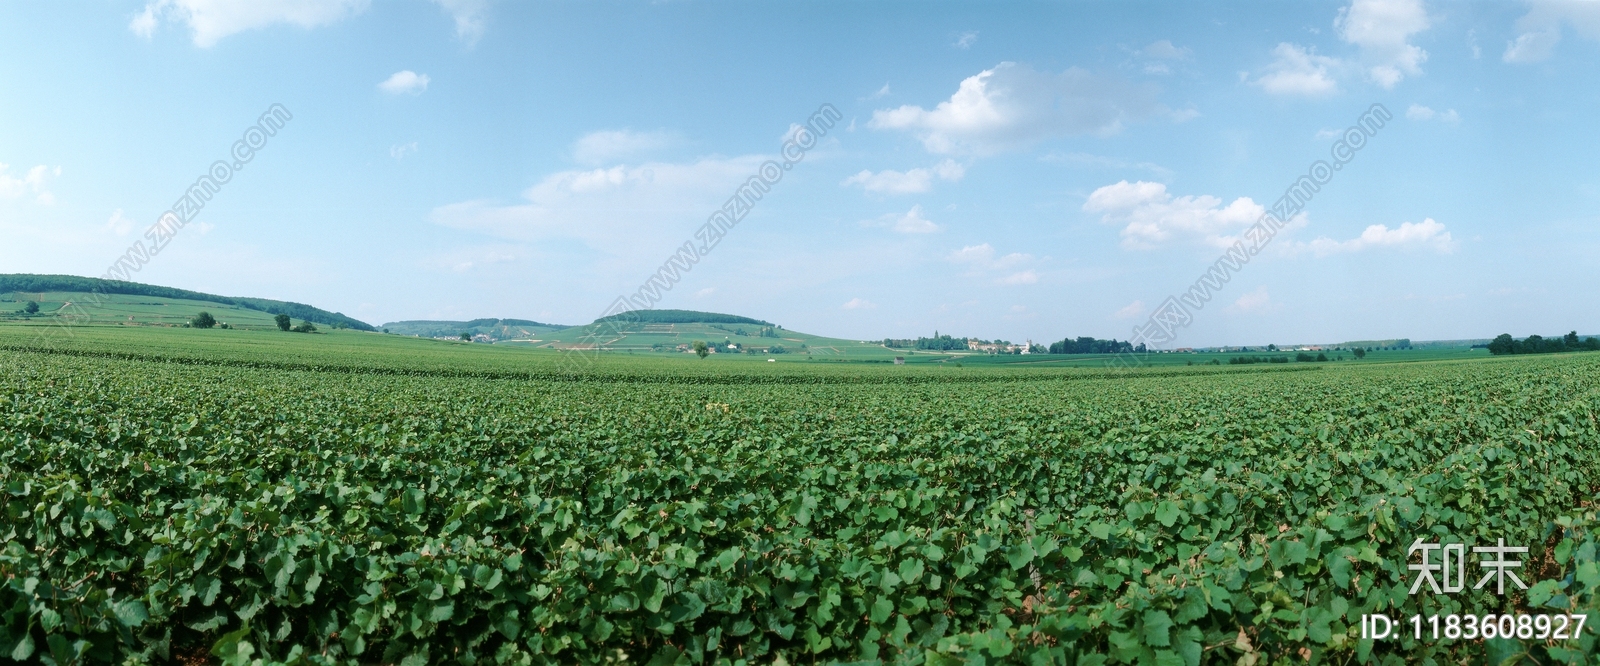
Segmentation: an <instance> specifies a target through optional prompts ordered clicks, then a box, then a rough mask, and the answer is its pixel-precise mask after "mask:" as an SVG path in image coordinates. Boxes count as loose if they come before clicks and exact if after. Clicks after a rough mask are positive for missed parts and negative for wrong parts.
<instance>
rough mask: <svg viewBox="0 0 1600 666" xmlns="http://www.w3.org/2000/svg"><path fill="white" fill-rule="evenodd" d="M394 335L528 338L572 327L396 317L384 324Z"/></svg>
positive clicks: (487, 320)
mask: <svg viewBox="0 0 1600 666" xmlns="http://www.w3.org/2000/svg"><path fill="white" fill-rule="evenodd" d="M380 328H382V329H383V330H385V331H388V332H389V333H392V334H395V335H414V336H417V337H421V338H454V337H456V336H459V335H461V334H462V333H466V334H468V335H473V336H477V335H486V336H488V337H489V339H490V340H494V341H500V340H525V339H529V338H532V337H534V336H537V335H539V334H540V333H547V332H550V331H558V330H561V329H564V328H571V327H569V326H564V325H561V324H545V323H540V322H537V321H530V320H527V319H473V320H471V321H433V320H412V321H395V322H389V323H387V324H384V325H383V326H381V327H380Z"/></svg>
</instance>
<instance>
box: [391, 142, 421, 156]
mask: <svg viewBox="0 0 1600 666" xmlns="http://www.w3.org/2000/svg"><path fill="white" fill-rule="evenodd" d="M415 152H417V142H415V141H412V142H411V143H399V144H395V145H393V146H389V157H392V158H394V159H395V160H396V161H399V160H403V159H405V158H406V156H407V155H410V154H412V153H415Z"/></svg>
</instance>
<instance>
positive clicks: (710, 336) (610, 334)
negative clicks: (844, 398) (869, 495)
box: [527, 324, 904, 360]
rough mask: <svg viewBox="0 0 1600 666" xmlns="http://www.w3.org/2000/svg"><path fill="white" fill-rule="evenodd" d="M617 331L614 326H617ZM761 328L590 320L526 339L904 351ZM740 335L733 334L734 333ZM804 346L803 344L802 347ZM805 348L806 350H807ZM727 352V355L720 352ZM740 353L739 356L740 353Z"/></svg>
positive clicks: (577, 344)
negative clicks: (765, 332)
mask: <svg viewBox="0 0 1600 666" xmlns="http://www.w3.org/2000/svg"><path fill="white" fill-rule="evenodd" d="M618 329H620V330H618ZM761 329H762V327H761V326H757V325H753V324H626V325H621V326H611V325H607V324H590V325H588V326H575V327H573V328H569V329H564V330H560V331H553V332H550V333H546V334H543V335H540V336H539V341H538V342H531V343H527V344H530V345H536V346H540V347H547V348H551V349H574V348H586V347H593V346H596V345H598V346H599V347H601V348H603V349H608V350H617V351H633V352H635V353H662V354H669V355H670V354H679V353H680V352H678V351H677V346H678V345H686V344H690V343H692V342H693V341H695V340H705V341H708V342H709V341H717V342H721V341H728V342H732V343H734V344H737V345H739V346H740V347H741V348H743V347H756V348H761V349H765V348H767V347H770V346H772V345H781V346H783V348H784V349H785V350H787V351H788V352H789V353H790V354H791V355H802V356H806V355H808V356H810V357H813V358H817V359H839V358H844V359H851V360H868V359H877V360H888V359H891V358H893V357H894V356H897V355H904V354H903V353H900V352H895V351H892V350H889V349H886V348H884V347H883V346H882V345H881V344H878V343H876V342H862V341H860V340H842V339H839V338H827V337H823V336H820V335H811V334H809V333H800V332H797V331H790V330H787V329H782V330H778V331H777V335H778V337H776V338H763V337H760V336H759V335H758V333H760V331H761ZM741 330H742V331H744V333H745V335H738V334H737V333H738V332H739V331H741ZM654 345H663V346H665V348H666V349H665V351H663V352H653V351H652V348H653V346H654ZM802 347H804V348H802ZM807 352H809V354H807ZM720 356H727V355H720ZM740 356H744V355H743V354H740Z"/></svg>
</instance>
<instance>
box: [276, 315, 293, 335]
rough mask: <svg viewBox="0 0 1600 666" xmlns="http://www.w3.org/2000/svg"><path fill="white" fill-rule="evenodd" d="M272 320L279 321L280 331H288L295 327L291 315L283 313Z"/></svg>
mask: <svg viewBox="0 0 1600 666" xmlns="http://www.w3.org/2000/svg"><path fill="white" fill-rule="evenodd" d="M272 320H273V321H275V322H277V323H278V330H280V331H287V330H289V329H291V328H294V320H293V319H290V318H289V315H286V314H281V315H278V316H276V317H273V318H272Z"/></svg>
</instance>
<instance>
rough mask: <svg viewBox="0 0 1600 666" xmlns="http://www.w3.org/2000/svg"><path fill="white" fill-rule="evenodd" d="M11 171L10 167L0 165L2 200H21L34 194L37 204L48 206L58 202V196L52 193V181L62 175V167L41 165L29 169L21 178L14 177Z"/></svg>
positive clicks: (0, 193)
mask: <svg viewBox="0 0 1600 666" xmlns="http://www.w3.org/2000/svg"><path fill="white" fill-rule="evenodd" d="M9 170H10V166H9V165H6V164H0V199H20V198H22V197H23V196H25V195H27V194H32V195H33V200H34V201H35V202H37V203H40V204H44V205H46V206H48V205H50V204H53V203H55V202H56V195H55V194H53V193H51V192H50V181H51V180H53V179H55V178H56V177H57V176H60V175H61V167H55V168H51V167H47V166H45V165H43V164H40V165H38V166H35V167H33V168H32V169H28V172H27V173H25V174H23V175H22V177H21V178H17V177H15V176H12V175H11V174H10V173H8V171H9Z"/></svg>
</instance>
